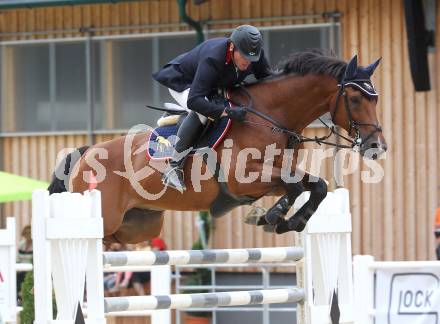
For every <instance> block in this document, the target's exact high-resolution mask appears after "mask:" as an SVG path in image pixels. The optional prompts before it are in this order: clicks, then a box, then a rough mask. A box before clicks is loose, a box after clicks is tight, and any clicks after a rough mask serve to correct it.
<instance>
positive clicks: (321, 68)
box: [275, 49, 347, 81]
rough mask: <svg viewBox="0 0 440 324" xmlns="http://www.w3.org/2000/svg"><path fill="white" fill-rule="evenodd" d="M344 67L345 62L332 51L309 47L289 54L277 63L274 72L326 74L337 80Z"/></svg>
mask: <svg viewBox="0 0 440 324" xmlns="http://www.w3.org/2000/svg"><path fill="white" fill-rule="evenodd" d="M346 67H347V63H345V62H344V61H342V60H340V59H338V58H337V57H336V55H335V54H334V52H333V51H330V50H323V49H309V50H305V51H302V52H296V53H292V54H290V56H289V57H288V58H287V59H285V60H284V61H282V62H281V63H280V64H279V65H278V68H277V69H276V72H275V74H276V75H287V74H291V73H295V74H299V75H306V74H327V75H330V76H332V77H333V78H335V79H336V80H338V81H339V80H341V79H342V76H343V74H344V72H345V68H346Z"/></svg>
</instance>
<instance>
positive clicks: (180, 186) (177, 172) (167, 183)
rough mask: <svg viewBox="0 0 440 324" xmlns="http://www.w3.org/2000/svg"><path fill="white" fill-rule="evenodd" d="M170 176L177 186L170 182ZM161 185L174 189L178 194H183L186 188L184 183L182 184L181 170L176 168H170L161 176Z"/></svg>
mask: <svg viewBox="0 0 440 324" xmlns="http://www.w3.org/2000/svg"><path fill="white" fill-rule="evenodd" d="M172 172H174V173H172ZM171 173H172V174H171ZM170 175H171V176H172V177H174V178H175V179H174V180H176V182H178V183H177V184H176V183H175V182H173V181H171V178H170ZM176 178H177V179H176ZM162 183H163V184H164V185H165V186H166V187H170V188H173V189H176V190H177V191H179V192H180V193H183V192H184V191H185V190H186V186H185V183H184V175H183V170H182V169H180V168H179V167H177V166H176V167H171V168H170V169H169V170H167V171H166V172H165V173H164V174H163V176H162Z"/></svg>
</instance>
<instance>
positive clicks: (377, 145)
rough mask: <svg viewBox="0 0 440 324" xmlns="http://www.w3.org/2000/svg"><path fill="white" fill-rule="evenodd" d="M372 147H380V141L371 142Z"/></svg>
mask: <svg viewBox="0 0 440 324" xmlns="http://www.w3.org/2000/svg"><path fill="white" fill-rule="evenodd" d="M370 146H371V148H379V146H380V145H379V143H378V142H373V143H371V144H370Z"/></svg>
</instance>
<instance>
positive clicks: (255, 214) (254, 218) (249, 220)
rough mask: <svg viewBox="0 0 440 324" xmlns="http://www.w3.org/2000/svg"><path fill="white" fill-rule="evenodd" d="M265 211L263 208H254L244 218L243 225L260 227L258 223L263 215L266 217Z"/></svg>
mask: <svg viewBox="0 0 440 324" xmlns="http://www.w3.org/2000/svg"><path fill="white" fill-rule="evenodd" d="M266 211H267V209H266V208H264V207H259V206H255V207H253V208H252V209H251V211H250V212H249V213H247V215H246V217H245V218H244V222H245V224H249V225H260V224H258V222H259V221H260V220H261V218H262V217H263V218H264V215H266Z"/></svg>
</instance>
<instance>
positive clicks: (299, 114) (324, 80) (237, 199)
mask: <svg viewBox="0 0 440 324" xmlns="http://www.w3.org/2000/svg"><path fill="white" fill-rule="evenodd" d="M379 61H380V59H379V60H377V61H376V62H374V63H373V64H371V65H368V66H365V67H362V66H358V64H357V57H356V56H355V57H353V58H352V59H351V60H350V62H349V63H346V62H344V61H342V60H339V59H338V58H336V57H334V56H331V55H327V54H325V53H324V52H322V51H318V50H310V51H305V52H299V53H295V54H293V55H291V56H290V58H289V59H288V60H286V62H285V63H284V64H283V65H282V67H281V70H280V71H279V72H277V73H276V74H275V75H274V76H272V77H270V78H269V79H267V80H263V81H261V82H257V83H255V84H252V85H249V86H246V87H244V88H237V89H234V90H232V91H231V92H230V100H231V101H233V102H235V103H240V104H241V105H243V106H246V107H247V108H246V109H247V111H248V112H247V115H246V119H245V121H244V122H243V123H239V122H234V121H233V122H232V126H231V127H230V129H229V131H228V133H227V134H226V136H225V138H224V139H223V141H222V143H221V144H220V145H219V146H218V147H217V148H216V149H215V151H216V153H217V154H216V155H215V163H214V165H215V167H214V169H212V168H211V167H209V166H207V163H206V162H207V159H206V156H202V155H198V154H195V155H193V156H191V157H189V158H188V159H187V161H186V164H185V168H184V174H185V184H186V187H187V188H188V189H187V190H186V191H185V192H184V193H180V192H178V191H176V190H174V189H171V188H165V187H164V186H163V184H162V182H161V171H163V170H164V169H165V167H166V162H165V161H162V162H158V161H153V160H149V159H147V158H146V155H145V154H139V152H145V149H146V148H145V146H146V142H147V139H148V137H149V136H148V135H149V132H150V131H151V130H149V131H145V132H141V133H135V134H128V135H126V136H122V137H119V138H116V139H113V140H110V141H107V142H103V143H98V144H96V145H93V146H91V147H83V148H81V149H79V151H78V153H77V154H76V155H75V154H69V155H67V157H66V158H65V159H64V160H63V161H62V162H61V163H60V164H59V165H58V166H57V168H56V170H57V171H58V172H55V173H54V176H53V180H52V182H51V185H50V186H49V191H50V193H54V192H63V191H66V190H68V191H71V192H83V191H85V190H87V189H88V188H89V185H90V184H89V182H90V181H91V180H92V172H93V173H94V174H95V173H96V176H95V180H94V181H95V182H96V188H97V189H98V190H100V191H101V194H102V212H103V218H104V236H105V237H104V241H105V242H119V243H138V242H141V241H144V240H146V239H150V238H152V237H155V236H157V235H159V234H160V231H161V229H162V225H163V212H164V210H180V211H207V210H210V211H211V213H213V214H214V216H221V215H224V214H225V213H227V212H228V211H229V210H231V209H232V208H234V207H236V206H238V205H241V204H250V203H252V202H253V201H256V200H257V199H259V198H261V197H263V196H268V195H271V196H281V197H280V198H279V199H278V201H277V202H276V203H275V204H274V205H273V206H272V207H271V208H269V210H268V211H267V213H266V214H265V215H263V216H262V217H261V218H260V219H259V221H258V225H264V224H269V225H272V226H273V227H274V228H275V232H276V233H279V234H281V233H285V232H288V231H298V232H300V231H302V230H303V229H304V227H305V225H306V223H307V221H308V220H309V219H310V217H311V216H312V215H313V213H314V212H315V211H316V209H317V208H318V206H319V204H320V203H321V201H322V200H323V199H324V198H325V197H326V194H327V184H326V182H325V180H324V179H322V178H319V177H316V176H312V175H311V174H309V173H308V172H305V171H302V170H298V169H297V168H296V162H297V161H296V160H297V154H298V149H300V148H301V147H302V146H303V142H305V141H307V140H308V139H307V138H305V137H304V136H302V135H301V134H302V132H303V130H304V129H305V128H306V127H307V126H308V125H309V124H310V123H311V122H313V121H314V120H316V119H317V118H318V117H320V116H321V115H323V114H325V113H327V112H330V114H331V119H332V122H333V123H334V124H335V125H338V126H340V127H342V128H343V129H345V130H346V131H347V134H348V137H347V136H345V137H344V138H345V139H347V140H348V141H349V144H350V145H348V147H350V148H351V147H357V148H358V149H359V152H360V154H362V155H363V156H365V157H367V158H371V159H376V158H378V157H379V156H380V155H381V154H382V153H384V152H385V151H386V149H387V145H386V142H385V139H384V137H383V134H382V128H381V126H380V124H379V122H378V120H377V117H376V105H377V99H378V95H377V93H376V91H375V89H374V86H373V85H372V83H371V80H370V77H371V75H372V74H373V72H374V70H375V69H376V67H377V65H378V63H379ZM336 134H337V135H339V136H343V135H341V134H339V133H336ZM316 141H319V139H316ZM321 142H324V143H325V141H324V140H323V139H321ZM268 147H270V148H272V149H276V150H279V152H280V154H278V155H273V156H272V157H271V160H272V161H270V163H269V162H268V161H267V159H266V158H265V156H263V155H261V154H256V155H255V154H253V153H249V151H246V149H252V150H254V152H255V150H257V151H259V152H264V151H265V150H267V148H268ZM127 150H128V152H129V154H127ZM243 152H245V154H243ZM288 154H290V161H291V164H290V165H289V164H288V168H287V169H286V167H285V166H284V167H283V163H284V162H283V161H285V160H286V159H287V160H288V159H289V157H288ZM223 157H229V158H230V159H229V160H230V163H229V165H225V162H224V161H225V160H228V159H226V158H225V159H223ZM208 164H209V163H208ZM211 164H212V163H211ZM268 165H269V166H270V168H268ZM240 168H241V169H243V170H244V174H248V175H250V174H253V175H255V174H256V175H257V177H256V178H255V179H254V181H246V180H247V179H248V178H246V177H244V176H240V177H238V178H240V179H237V172H238V173H240V172H239V169H240ZM195 169H200V174H199V173H197V172H193V171H194V170H195ZM226 169H228V170H229V172H228V173H227V174H226V175H225V172H224V171H225V170H226ZM103 171H104V172H103ZM60 174H61V175H62V177H61V178H60V176H59V175H60ZM103 174H104V176H102V175H103ZM219 174H220V175H222V176H223V178H224V179H223V181H220V180H221V179H220V178H221V177H220V176H219ZM294 174H296V175H297V174H301V177H300V180H299V181H288V180H286V177H288V176H292V175H294ZM57 175H58V176H57ZM207 175H209V176H207ZM212 175H214V176H212ZM234 175H235V176H234ZM63 176H65V177H66V178H63ZM66 179H67V180H68V182H66V181H65V180H66ZM219 179H220V180H219ZM263 180H264V181H263ZM197 183H199V184H200V188H196V187H197V186H196V184H197ZM196 189H197V190H196ZM306 190H307V191H310V198H309V200H308V201H307V202H306V203H305V204H304V205H303V206H302V207H301V208H300V209H299V210H298V211H297V212H296V213H295V214H294V215H293V216H291V217H289V218H286V217H285V216H286V215H287V213H288V212H289V210H290V208H291V206H292V205H293V203H294V201H295V199H296V198H297V197H298V196H299V195H300V194H301V193H302V192H303V191H306ZM146 192H148V193H149V194H148V197H146V195H145V194H144V193H146Z"/></svg>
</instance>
